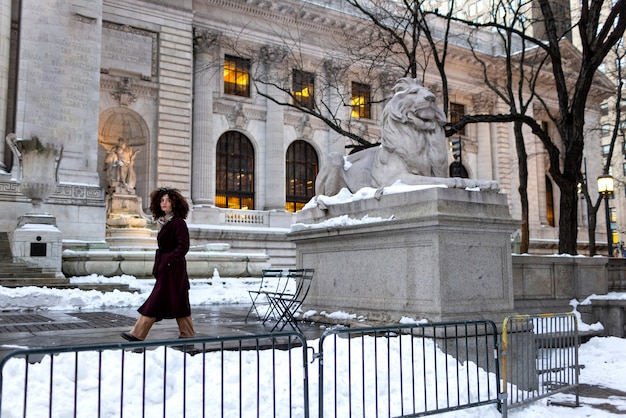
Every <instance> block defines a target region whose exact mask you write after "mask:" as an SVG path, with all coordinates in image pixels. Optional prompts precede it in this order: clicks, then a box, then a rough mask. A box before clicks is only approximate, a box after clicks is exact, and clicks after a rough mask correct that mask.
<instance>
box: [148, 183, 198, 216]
mask: <svg viewBox="0 0 626 418" xmlns="http://www.w3.org/2000/svg"><path fill="white" fill-rule="evenodd" d="M165 195H168V196H169V198H170V201H171V202H172V212H173V213H174V216H180V217H181V218H183V219H187V215H188V214H189V203H187V201H186V200H185V198H184V197H183V195H182V194H181V193H180V190H178V189H170V188H167V187H161V188H159V189H156V190H154V191H153V192H152V193H150V212H152V216H154V218H160V217H161V216H164V215H165V212H163V210H161V198H162V197H163V196H165Z"/></svg>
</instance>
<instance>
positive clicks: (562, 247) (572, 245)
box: [559, 177, 578, 255]
mask: <svg viewBox="0 0 626 418" xmlns="http://www.w3.org/2000/svg"><path fill="white" fill-rule="evenodd" d="M573 178H575V177H573ZM560 189H561V199H560V205H559V208H560V214H559V254H571V255H576V254H578V251H577V238H578V194H577V190H576V182H575V181H565V182H562V184H561V187H560Z"/></svg>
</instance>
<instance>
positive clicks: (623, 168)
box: [622, 163, 626, 177]
mask: <svg viewBox="0 0 626 418" xmlns="http://www.w3.org/2000/svg"><path fill="white" fill-rule="evenodd" d="M622 174H623V175H624V176H625V177H626V163H622Z"/></svg>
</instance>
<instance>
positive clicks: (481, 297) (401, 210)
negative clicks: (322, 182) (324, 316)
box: [288, 187, 519, 322]
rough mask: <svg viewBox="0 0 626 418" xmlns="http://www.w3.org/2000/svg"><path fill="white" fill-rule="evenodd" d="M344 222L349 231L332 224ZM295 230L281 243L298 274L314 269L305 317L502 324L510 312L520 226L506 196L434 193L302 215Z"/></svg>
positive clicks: (448, 191)
mask: <svg viewBox="0 0 626 418" xmlns="http://www.w3.org/2000/svg"><path fill="white" fill-rule="evenodd" d="M346 214H347V215H348V216H349V217H350V218H351V219H354V222H350V223H349V224H348V225H345V226H339V224H338V223H337V222H334V221H333V219H335V218H336V219H340V217H341V216H344V215H346ZM364 218H369V219H370V221H371V222H359V221H358V220H362V219H364ZM373 218H374V219H373ZM376 218H380V220H378V219H376ZM324 221H326V222H324ZM298 222H301V223H303V224H305V225H304V226H302V227H300V226H299V228H298V230H296V229H294V228H292V231H293V232H291V233H289V235H288V237H289V238H290V240H291V241H292V242H294V243H295V244H296V251H297V266H298V267H302V268H314V269H315V278H314V280H313V284H312V286H311V291H310V293H309V294H308V296H307V299H306V301H305V303H304V307H303V309H304V310H305V311H307V310H311V309H314V310H317V311H318V312H321V311H323V310H325V311H327V312H333V311H337V310H341V311H344V312H348V313H357V314H366V315H367V316H368V318H370V319H378V320H381V321H392V322H397V321H398V320H399V319H400V318H401V317H402V316H409V317H413V318H415V319H422V318H426V319H429V320H431V321H446V320H457V319H468V318H472V319H476V318H485V319H493V320H502V319H503V318H504V316H505V315H507V314H510V313H511V312H512V311H513V282H512V274H511V271H512V269H511V233H512V232H513V231H515V229H516V228H517V227H518V226H519V222H518V221H515V220H513V219H512V218H511V216H510V215H509V210H508V205H507V201H506V196H504V195H501V194H497V193H493V192H488V193H485V192H474V191H465V190H460V189H448V188H440V187H437V188H430V189H425V190H420V191H414V192H408V193H399V194H392V195H384V196H382V197H381V198H380V199H379V200H377V199H365V200H358V201H355V202H350V203H342V204H337V205H329V206H328V208H327V210H325V211H323V210H320V209H319V208H314V209H309V210H303V211H301V212H299V213H298ZM307 224H310V225H311V226H310V227H308V228H307V227H306V225H307ZM313 224H318V225H319V226H314V225H313ZM320 224H321V225H320ZM325 225H327V226H325Z"/></svg>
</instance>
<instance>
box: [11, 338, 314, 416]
mask: <svg viewBox="0 0 626 418" xmlns="http://www.w3.org/2000/svg"><path fill="white" fill-rule="evenodd" d="M181 341H184V345H182V344H183V343H181ZM306 347H307V344H306V341H305V339H304V336H303V335H301V334H299V333H293V332H284V333H283V332H280V333H273V334H265V335H248V336H237V337H215V338H205V337H197V338H190V339H185V340H180V339H176V340H166V341H165V340H161V341H150V342H133V343H116V344H94V345H80V346H63V347H47V348H32V349H20V350H16V351H12V352H10V353H8V354H7V356H6V357H4V358H3V359H2V361H0V415H1V416H3V417H4V413H8V416H10V417H28V418H32V417H124V416H128V417H158V416H163V417H166V416H169V417H194V418H195V417H220V416H221V417H233V416H236V417H297V418H301V417H305V418H307V417H308V410H309V408H308V404H309V395H308V387H309V384H308V381H307V379H308V361H307V348H306ZM172 348H175V349H176V350H172ZM3 412H4V413H3Z"/></svg>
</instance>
